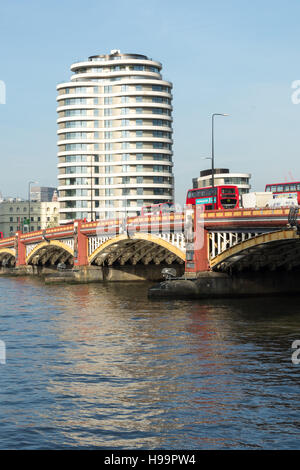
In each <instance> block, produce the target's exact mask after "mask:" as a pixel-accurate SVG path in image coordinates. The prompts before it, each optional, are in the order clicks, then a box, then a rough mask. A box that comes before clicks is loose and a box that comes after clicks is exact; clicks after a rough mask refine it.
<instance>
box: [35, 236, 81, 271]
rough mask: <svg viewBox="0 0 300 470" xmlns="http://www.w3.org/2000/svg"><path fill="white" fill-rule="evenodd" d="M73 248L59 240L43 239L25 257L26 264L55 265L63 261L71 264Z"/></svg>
mask: <svg viewBox="0 0 300 470" xmlns="http://www.w3.org/2000/svg"><path fill="white" fill-rule="evenodd" d="M73 259H74V250H73V249H72V248H71V247H69V246H68V245H66V244H65V243H63V242H60V241H59V240H50V241H43V242H41V243H39V244H37V245H36V246H35V247H34V248H33V249H32V250H31V251H30V253H29V254H28V256H27V257H26V264H33V265H42V266H44V265H53V266H54V265H57V264H58V263H65V264H69V265H73Z"/></svg>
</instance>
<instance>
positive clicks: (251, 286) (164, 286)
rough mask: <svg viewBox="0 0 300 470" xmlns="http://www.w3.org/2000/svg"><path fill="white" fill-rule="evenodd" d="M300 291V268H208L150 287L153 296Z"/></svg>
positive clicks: (203, 295)
mask: <svg viewBox="0 0 300 470" xmlns="http://www.w3.org/2000/svg"><path fill="white" fill-rule="evenodd" d="M278 294H300V272H293V271H291V272H286V271H274V272H264V273H262V272H261V273H259V272H253V273H252V272H251V273H244V274H243V275H242V274H240V275H238V276H229V275H227V274H222V273H215V272H206V273H200V274H199V275H198V277H197V278H195V279H184V278H183V279H177V280H171V281H164V282H162V283H160V284H158V285H156V286H153V287H152V288H150V289H149V297H157V298H159V297H165V298H179V299H205V298H225V297H244V296H259V295H278Z"/></svg>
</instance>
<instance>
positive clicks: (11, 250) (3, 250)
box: [0, 248, 16, 257]
mask: <svg viewBox="0 0 300 470" xmlns="http://www.w3.org/2000/svg"><path fill="white" fill-rule="evenodd" d="M3 254H5V255H11V256H13V257H15V256H16V250H15V249H14V248H0V255H3Z"/></svg>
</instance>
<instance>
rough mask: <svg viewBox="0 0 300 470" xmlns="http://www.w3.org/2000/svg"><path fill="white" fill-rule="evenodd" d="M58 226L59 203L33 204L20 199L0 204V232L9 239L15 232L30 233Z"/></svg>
mask: <svg viewBox="0 0 300 470" xmlns="http://www.w3.org/2000/svg"><path fill="white" fill-rule="evenodd" d="M57 225H59V203H58V201H51V202H34V201H30V203H29V201H24V200H20V199H9V200H4V201H3V202H1V203H0V232H3V236H4V237H10V236H12V235H14V234H15V233H16V231H17V230H21V231H22V232H29V231H30V232H32V231H34V230H43V229H45V228H48V227H55V226H57Z"/></svg>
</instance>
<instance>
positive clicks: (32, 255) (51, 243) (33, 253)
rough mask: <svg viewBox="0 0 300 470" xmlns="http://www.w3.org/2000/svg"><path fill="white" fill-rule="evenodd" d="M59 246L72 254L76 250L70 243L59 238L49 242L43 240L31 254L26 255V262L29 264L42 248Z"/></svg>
mask: <svg viewBox="0 0 300 470" xmlns="http://www.w3.org/2000/svg"><path fill="white" fill-rule="evenodd" d="M49 246H50V247H57V248H61V249H62V250H64V251H67V252H68V253H70V255H72V256H74V250H73V249H72V248H70V247H69V246H68V245H66V244H65V243H63V242H60V241H58V240H50V241H49V242H45V241H44V242H41V243H39V244H38V245H37V246H36V247H35V248H33V250H32V251H31V252H30V253H29V255H28V256H27V257H26V264H29V262H30V261H31V260H32V258H33V257H34V256H35V255H36V254H37V253H38V252H39V251H40V250H41V249H42V248H48V247H49Z"/></svg>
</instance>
